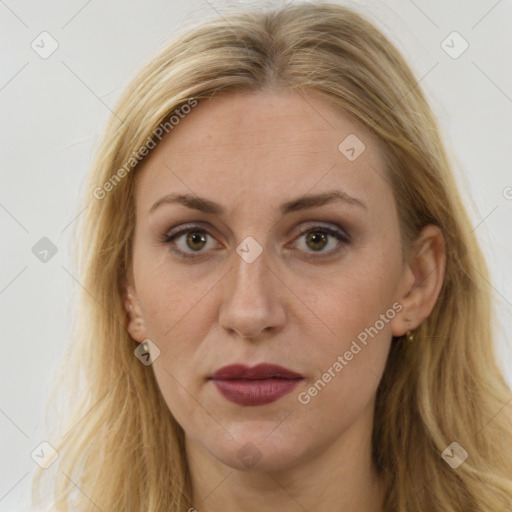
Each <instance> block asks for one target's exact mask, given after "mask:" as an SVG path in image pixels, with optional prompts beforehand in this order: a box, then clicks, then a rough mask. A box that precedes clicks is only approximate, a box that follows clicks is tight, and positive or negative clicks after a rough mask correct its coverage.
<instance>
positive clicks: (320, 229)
mask: <svg viewBox="0 0 512 512" xmlns="http://www.w3.org/2000/svg"><path fill="white" fill-rule="evenodd" d="M187 233H199V234H206V235H208V236H212V235H210V233H208V231H207V230H205V229H204V228H201V227H200V226H197V225H191V226H186V227H185V228H184V229H181V230H180V231H177V232H176V233H165V234H164V235H163V236H162V237H161V240H160V242H161V243H162V244H165V245H168V246H169V249H170V250H171V251H172V252H173V253H174V254H176V255H177V256H178V257H180V258H182V259H189V260H190V259H196V258H200V257H201V256H202V253H201V251H200V252H197V253H196V254H194V253H193V252H192V253H189V252H183V251H181V250H179V249H176V248H175V247H173V245H172V242H174V240H176V239H177V238H180V237H181V236H183V235H186V234H187ZM309 233H323V234H326V235H330V236H332V237H334V238H335V239H336V240H338V241H339V242H342V243H343V244H345V245H350V243H351V239H350V237H349V236H348V235H347V234H346V233H344V232H342V231H338V230H336V229H332V228H329V227H325V226H312V227H311V228H309V229H307V230H306V231H303V232H301V234H300V236H299V237H301V236H304V235H307V234H309ZM340 250H341V247H338V248H336V249H332V250H331V251H329V252H328V253H327V255H319V254H314V253H311V254H310V256H309V257H310V258H311V259H314V260H316V259H323V258H328V257H329V256H332V255H334V254H337V253H338V252H339V251H340Z"/></svg>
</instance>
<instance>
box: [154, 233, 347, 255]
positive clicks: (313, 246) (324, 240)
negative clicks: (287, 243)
mask: <svg viewBox="0 0 512 512" xmlns="http://www.w3.org/2000/svg"><path fill="white" fill-rule="evenodd" d="M208 238H211V239H213V237H212V236H211V235H210V233H208V231H206V230H205V229H203V228H201V227H200V226H197V225H192V226H185V227H184V228H182V229H180V230H179V231H177V232H174V233H173V232H172V231H171V232H169V233H166V234H164V235H163V237H162V239H161V242H162V243H163V244H166V245H168V246H169V249H170V250H171V251H172V252H173V253H175V254H176V255H177V256H178V257H180V258H182V259H190V258H198V257H200V256H201V254H202V253H206V252H207V250H208V249H212V248H213V247H211V246H210V247H208V242H209V240H208ZM302 238H303V239H304V244H297V243H294V244H293V245H292V247H297V246H299V247H298V248H299V249H301V250H303V251H304V252H306V253H309V254H308V257H310V258H313V259H315V258H325V257H329V256H332V255H333V254H336V253H338V252H339V251H340V250H341V249H342V248H343V246H344V245H348V244H350V237H349V236H348V235H347V234H345V232H343V231H341V230H338V229H334V228H331V227H326V226H312V227H311V228H310V229H308V230H307V231H303V232H302V234H301V236H300V237H299V239H302ZM331 242H333V243H331ZM329 246H334V247H331V248H330V249H327V250H325V248H326V247H329ZM203 249H205V250H203ZM314 253H318V254H314Z"/></svg>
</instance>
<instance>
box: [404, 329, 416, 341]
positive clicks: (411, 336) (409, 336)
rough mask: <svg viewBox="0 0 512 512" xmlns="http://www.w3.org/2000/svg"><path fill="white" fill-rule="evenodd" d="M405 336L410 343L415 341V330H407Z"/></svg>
mask: <svg viewBox="0 0 512 512" xmlns="http://www.w3.org/2000/svg"><path fill="white" fill-rule="evenodd" d="M405 338H406V339H407V341H408V342H409V343H412V342H413V341H414V332H413V331H407V332H406V333H405Z"/></svg>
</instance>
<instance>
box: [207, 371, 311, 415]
mask: <svg viewBox="0 0 512 512" xmlns="http://www.w3.org/2000/svg"><path fill="white" fill-rule="evenodd" d="M302 379H303V377H302V375H300V374H298V373H296V372H293V371H291V370H288V369H287V368H283V367H282V366H278V365H274V364H266V363H263V364H259V365H257V366H254V367H252V368H250V367H248V366H244V365H241V364H233V365H229V366H224V367H222V368H220V369H219V370H217V371H216V372H215V373H214V374H213V375H212V376H211V377H210V380H211V381H212V382H213V384H215V386H216V387H217V389H218V391H219V392H220V393H221V395H222V396H223V397H224V398H226V399H227V400H229V401H231V402H233V403H236V404H238V405H247V406H249V405H265V404H269V403H272V402H275V401H276V400H279V398H281V397H283V396H284V395H287V394H288V393H290V392H291V391H292V390H293V389H294V388H295V387H296V386H297V385H298V384H299V382H300V381H301V380H302Z"/></svg>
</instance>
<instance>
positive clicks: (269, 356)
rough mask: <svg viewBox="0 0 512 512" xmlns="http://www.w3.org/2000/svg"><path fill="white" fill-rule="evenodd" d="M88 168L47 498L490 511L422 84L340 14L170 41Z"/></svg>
mask: <svg viewBox="0 0 512 512" xmlns="http://www.w3.org/2000/svg"><path fill="white" fill-rule="evenodd" d="M88 183H89V185H88V190H87V196H86V197H85V198H84V207H86V210H85V212H84V214H83V218H82V226H81V231H80V233H79V243H77V249H78V251H77V256H78V261H77V265H79V266H80V268H81V274H80V278H79V279H80V283H81V285H82V289H81V294H82V295H81V302H80V310H79V314H78V318H77V324H76V330H75V340H74V345H73V350H72V351H71V353H70V355H69V357H70V359H71V362H70V363H69V366H67V373H68V374H73V375H76V377H77V378H76V379H75V382H74V387H73V386H70V387H68V388H67V389H70V390H72V393H73V395H72V396H73V400H75V401H76V402H75V403H73V406H74V416H71V417H70V419H69V420H68V422H67V423H66V424H64V425H63V426H62V431H61V432H60V434H59V435H60V437H55V438H54V439H53V443H51V444H52V445H53V446H54V447H55V449H56V450H57V452H58V453H59V458H58V459H57V463H56V464H55V465H54V469H57V470H58V471H57V472H56V475H55V476H54V482H55V497H54V499H55V505H54V506H55V508H56V510H69V507H71V509H73V510H81V511H86V510H97V509H99V510H103V511H114V510H123V511H130V510H133V511H141V510H144V511H162V510H166V511H184V510H189V511H191V510H198V511H200V512H201V511H207V512H208V511H217V510H228V511H232V510H233V511H235V510H247V511H252V510H287V511H295V510H308V511H313V510H332V511H334V510H336V511H337V510H339V511H344V510H361V511H363V510H364V511H386V512H388V511H389V512H390V511H398V510H400V511H413V510H414V511H416V510H428V511H429V512H433V511H443V512H446V511H454V512H455V511H461V512H462V511H464V512H468V511H475V512H476V511H483V510H485V511H489V512H491V511H492V512H497V511H505V510H510V509H511V507H512V480H511V475H512V451H511V446H512V445H511V440H512V434H511V427H512V418H511V415H510V400H511V399H512V396H511V391H510V389H509V388H508V387H507V385H506V383H505V381H504V379H503V376H502V374H501V373H500V369H499V368H498V366H497V364H496V358H495V353H494V345H493V332H492V325H491V306H490V295H489V289H488V288H487V286H486V281H488V273H487V267H486V264H485V261H484V259H483V257H482V252H481V250H480V248H479V246H478V244H477V241H476V238H475V236H474V235H473V233H472V230H471V224H470V221H469V218H468V216H467V213H466V211H465V208H464V206H463V203H462V200H461V198H460V195H459V193H458V191H457V188H456V185H455V182H454V179H453V175H452V172H451V169H450V164H449V161H448V159H447V156H446V153H445V150H444V147H443V144H442V142H441V140H440V138H439V133H438V126H437V122H436V120H435V118H434V117H433V114H432V112H431V110H430V108H429V106H428V104H427V102H426V100H425V97H424V95H423V93H422V91H421V88H420V87H419V86H418V83H417V81H416V80H415V78H414V76H413V75H412V73H411V71H410V70H409V68H408V67H407V65H406V63H405V62H404V60H403V58H402V57H401V55H400V54H399V52H398V51H397V50H396V49H395V48H394V47H393V46H392V45H391V44H390V42H389V41H388V40H387V39H386V38H385V37H384V36H383V35H382V34H381V33H380V32H379V31H378V30H377V29H376V28H375V27H374V26H373V25H372V24H370V23H369V22H368V21H366V20H365V19H364V18H363V17H361V16H360V15H359V14H357V13H355V12H353V11H352V10H350V9H348V8H344V7H341V6H338V5H334V4H328V3H312V4H295V5H291V6H286V7H282V8H276V9H270V10H269V9H267V10H252V11H249V10H244V11H243V12H233V13H231V14H230V15H227V14H223V17H220V18H219V19H215V20H212V21H208V22H204V23H202V24H201V25H199V26H196V27H192V28H189V29H188V30H187V31H186V32H182V33H181V34H180V35H179V37H177V38H176V39H175V40H174V41H173V42H172V44H170V45H169V46H168V47H166V48H165V49H164V50H163V51H161V53H160V54H159V55H158V56H156V57H155V58H154V59H152V60H151V62H149V63H148V64H147V66H146V67H145V68H144V69H143V70H142V71H141V72H140V73H139V75H138V76H137V77H136V78H135V79H134V81H133V82H132V84H131V85H130V86H129V88H128V89H127V91H126V92H125V93H124V95H123V96H122V98H121V100H120V102H119V104H118V106H117V109H116V111H115V115H114V116H113V117H112V120H111V122H110V125H109V127H108V129H107V132H106V134H105V137H104V138H103V141H102V144H101V147H100V149H99V153H98V155H97V158H96V161H95V163H94V165H93V167H92V170H91V173H90V176H89V182H88ZM71 368H79V369H80V372H81V373H79V372H76V373H74V371H73V370H72V369H71ZM84 390H85V391H84ZM507 404H508V408H507ZM48 471H49V470H48ZM39 476H40V475H39Z"/></svg>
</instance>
